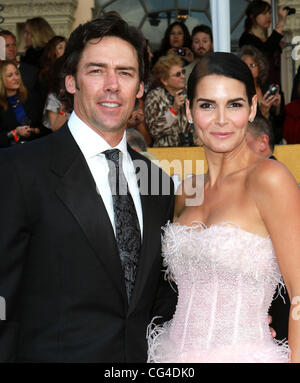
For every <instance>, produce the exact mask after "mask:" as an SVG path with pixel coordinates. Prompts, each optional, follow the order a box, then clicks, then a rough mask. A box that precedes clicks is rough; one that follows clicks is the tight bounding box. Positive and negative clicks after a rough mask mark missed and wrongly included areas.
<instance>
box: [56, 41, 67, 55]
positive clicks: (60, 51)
mask: <svg viewBox="0 0 300 383" xmlns="http://www.w3.org/2000/svg"><path fill="white" fill-rule="evenodd" d="M65 49H66V42H65V41H61V42H60V43H58V44H57V45H56V47H55V51H56V58H59V57H61V56H62V55H63V54H64V53H65Z"/></svg>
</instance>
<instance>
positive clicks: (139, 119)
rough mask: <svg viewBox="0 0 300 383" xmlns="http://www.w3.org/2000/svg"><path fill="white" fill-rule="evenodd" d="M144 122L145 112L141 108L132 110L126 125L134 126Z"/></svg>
mask: <svg viewBox="0 0 300 383" xmlns="http://www.w3.org/2000/svg"><path fill="white" fill-rule="evenodd" d="M144 122H145V114H144V112H143V111H142V110H140V109H137V110H134V111H133V112H132V114H131V116H130V119H129V120H128V123H127V124H128V127H131V126H136V125H139V124H142V123H144Z"/></svg>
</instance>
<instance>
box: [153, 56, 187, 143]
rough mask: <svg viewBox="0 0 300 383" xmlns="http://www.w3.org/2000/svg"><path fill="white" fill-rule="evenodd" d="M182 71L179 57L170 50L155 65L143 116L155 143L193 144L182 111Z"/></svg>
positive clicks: (183, 91) (183, 89)
mask: <svg viewBox="0 0 300 383" xmlns="http://www.w3.org/2000/svg"><path fill="white" fill-rule="evenodd" d="M184 72H185V71H184V69H183V62H182V60H181V58H180V57H179V56H176V55H172V54H171V55H168V56H163V57H160V59H159V60H158V61H157V63H156V64H155V65H154V68H153V76H154V84H153V87H154V89H152V90H150V91H149V92H148V94H147V96H146V99H145V120H146V124H147V126H148V129H149V132H150V134H151V136H152V139H153V146H154V147H155V146H156V147H157V146H192V145H193V134H192V129H191V126H190V124H189V123H188V121H187V117H186V112H185V97H186V95H185V88H184ZM155 86H156V87H155Z"/></svg>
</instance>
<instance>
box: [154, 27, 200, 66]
mask: <svg viewBox="0 0 300 383" xmlns="http://www.w3.org/2000/svg"><path fill="white" fill-rule="evenodd" d="M170 54H173V55H178V56H180V57H181V58H182V60H183V64H184V65H187V64H189V63H191V62H192V61H194V55H193V52H192V51H191V36H190V32H189V30H188V28H187V26H186V25H185V24H184V23H181V22H180V21H175V22H174V23H172V24H170V25H169V26H168V28H167V29H166V32H165V35H164V37H163V39H162V42H161V45H160V48H159V50H158V51H156V52H154V55H153V59H152V65H154V64H155V63H156V62H157V60H158V59H159V58H160V57H162V56H166V55H170Z"/></svg>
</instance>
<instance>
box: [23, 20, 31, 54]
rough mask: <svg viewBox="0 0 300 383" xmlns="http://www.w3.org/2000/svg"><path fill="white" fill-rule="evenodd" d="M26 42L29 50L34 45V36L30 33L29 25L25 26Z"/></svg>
mask: <svg viewBox="0 0 300 383" xmlns="http://www.w3.org/2000/svg"><path fill="white" fill-rule="evenodd" d="M24 40H25V48H28V47H30V46H31V45H32V34H31V32H30V31H29V29H28V25H27V24H25V27H24Z"/></svg>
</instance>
